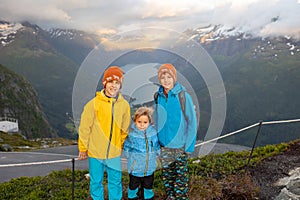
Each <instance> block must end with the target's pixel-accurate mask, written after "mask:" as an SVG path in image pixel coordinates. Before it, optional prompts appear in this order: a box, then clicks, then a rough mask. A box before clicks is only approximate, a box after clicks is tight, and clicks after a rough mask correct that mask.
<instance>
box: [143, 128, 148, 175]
mask: <svg viewBox="0 0 300 200" xmlns="http://www.w3.org/2000/svg"><path fill="white" fill-rule="evenodd" d="M144 136H145V142H146V167H145V171H144V176H146V175H147V170H148V162H149V154H148V151H149V146H148V138H147V135H146V131H144Z"/></svg>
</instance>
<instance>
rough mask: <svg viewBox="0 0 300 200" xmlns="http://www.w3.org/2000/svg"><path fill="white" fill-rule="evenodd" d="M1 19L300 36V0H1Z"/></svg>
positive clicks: (95, 28)
mask: <svg viewBox="0 0 300 200" xmlns="http://www.w3.org/2000/svg"><path fill="white" fill-rule="evenodd" d="M0 19H1V20H5V21H9V22H19V21H29V22H31V23H33V24H37V25H38V26H40V27H42V28H45V29H49V28H64V29H78V30H84V31H92V32H95V33H99V34H101V33H108V34H115V33H119V32H124V31H129V30H135V29H141V28H144V27H158V28H159V27H164V28H166V27H167V28H169V29H172V30H175V31H178V32H183V31H185V30H186V29H195V28H198V27H202V26H206V25H209V24H213V25H215V24H222V25H224V26H226V27H239V28H240V29H241V30H243V31H247V32H250V33H252V34H256V35H261V36H263V35H288V36H296V37H298V38H300V0H247V1H242V0H21V1H20V0H9V1H8V0H0ZM274 19H277V20H274Z"/></svg>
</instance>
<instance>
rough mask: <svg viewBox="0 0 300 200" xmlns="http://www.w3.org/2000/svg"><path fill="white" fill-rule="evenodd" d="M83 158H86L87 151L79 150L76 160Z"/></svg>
mask: <svg viewBox="0 0 300 200" xmlns="http://www.w3.org/2000/svg"><path fill="white" fill-rule="evenodd" d="M85 159H87V151H84V152H79V154H78V160H85Z"/></svg>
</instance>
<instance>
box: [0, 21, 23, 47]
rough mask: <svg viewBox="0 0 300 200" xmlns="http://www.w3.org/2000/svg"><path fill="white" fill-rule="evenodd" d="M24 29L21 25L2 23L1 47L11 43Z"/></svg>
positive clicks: (0, 24) (0, 26)
mask: <svg viewBox="0 0 300 200" xmlns="http://www.w3.org/2000/svg"><path fill="white" fill-rule="evenodd" d="M21 28H23V25H22V24H20V23H8V22H4V21H0V46H6V45H8V44H9V43H11V42H12V41H13V40H14V38H15V36H16V33H17V31H18V30H19V29H21Z"/></svg>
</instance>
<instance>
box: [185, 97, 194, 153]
mask: <svg viewBox="0 0 300 200" xmlns="http://www.w3.org/2000/svg"><path fill="white" fill-rule="evenodd" d="M186 115H187V118H188V121H187V137H186V143H185V152H187V153H192V152H194V149H195V144H196V137H197V117H196V111H195V108H194V103H193V100H192V98H191V96H190V95H189V94H187V93H186Z"/></svg>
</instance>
